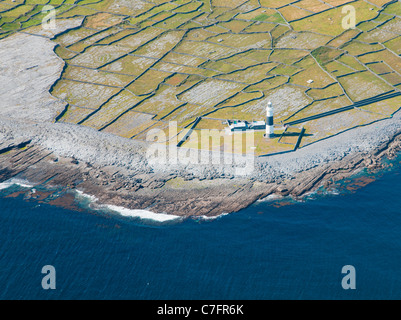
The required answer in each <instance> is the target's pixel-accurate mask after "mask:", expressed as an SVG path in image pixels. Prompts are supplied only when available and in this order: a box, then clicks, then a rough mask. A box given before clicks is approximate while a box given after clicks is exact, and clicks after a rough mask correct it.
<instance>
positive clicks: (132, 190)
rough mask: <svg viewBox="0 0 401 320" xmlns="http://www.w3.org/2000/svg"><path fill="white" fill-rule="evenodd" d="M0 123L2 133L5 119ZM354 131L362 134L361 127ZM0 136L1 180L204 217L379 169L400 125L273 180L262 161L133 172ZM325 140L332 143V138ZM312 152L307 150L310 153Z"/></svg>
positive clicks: (398, 140) (399, 140) (396, 142)
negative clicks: (242, 168)
mask: <svg viewBox="0 0 401 320" xmlns="http://www.w3.org/2000/svg"><path fill="white" fill-rule="evenodd" d="M397 119H398V116H397V117H395V118H394V119H391V120H392V121H393V122H394V121H395V122H397V121H398V120H397ZM385 121H386V120H385ZM393 124H394V123H393ZM373 125H374V126H375V125H377V124H373ZM382 125H383V126H384V125H385V124H382ZM0 128H1V129H0V132H2V135H3V138H4V126H1V121H0ZM84 129H85V128H84ZM368 129H369V128H365V131H367V132H369V130H368ZM350 132H352V131H350ZM13 133H14V134H15V133H16V132H15V131H14V132H13ZM347 134H349V132H348V133H347ZM352 134H356V135H358V134H359V135H360V133H358V132H353V133H352ZM14 138H15V137H14ZM1 141H2V143H1V144H0V158H1V159H2V161H1V164H0V182H7V181H8V182H10V183H11V181H23V182H24V184H26V185H28V184H29V185H30V186H33V187H35V185H38V184H39V185H41V186H43V187H45V188H46V187H48V188H54V187H57V188H61V189H63V190H73V191H77V192H83V193H85V194H86V195H88V196H89V197H94V198H96V199H97V204H99V205H104V206H114V207H119V208H124V209H125V210H133V211H132V212H135V210H139V211H137V213H140V212H142V211H141V210H145V211H144V212H151V213H154V214H156V215H157V214H161V215H164V214H168V215H171V218H173V217H197V218H202V217H203V218H205V219H212V218H215V217H218V216H220V215H222V214H227V212H229V213H233V212H237V211H239V210H241V209H244V208H246V207H248V206H250V205H251V204H253V203H255V202H256V201H264V200H268V198H269V197H271V198H274V197H285V196H292V197H294V198H302V197H303V196H305V195H306V194H308V193H310V192H313V191H316V190H317V189H318V188H320V187H322V186H323V187H324V188H326V189H329V188H330V187H331V186H333V185H334V184H335V183H336V182H339V181H341V180H344V179H346V178H349V177H351V176H353V175H355V174H356V173H357V172H359V171H360V170H363V169H364V168H367V169H369V170H372V171H379V170H381V169H382V168H384V167H385V164H384V163H383V161H382V160H383V159H385V158H390V159H391V158H392V157H394V156H395V155H396V154H397V152H399V151H400V150H401V132H400V131H397V132H395V134H394V135H393V136H392V137H391V138H388V139H387V141H383V142H382V143H381V144H380V145H378V146H377V147H376V148H372V146H370V147H369V149H370V150H369V151H366V150H362V151H359V152H356V151H355V152H350V153H349V154H345V155H344V156H343V157H342V158H341V159H340V160H337V161H336V160H333V161H328V162H326V163H324V164H321V165H316V166H313V164H312V163H310V165H311V168H309V169H308V170H305V171H301V172H298V173H295V174H294V175H292V176H290V177H289V178H287V176H286V175H282V176H277V177H276V181H275V182H267V181H266V180H262V179H258V177H260V176H261V174H263V165H262V166H261V167H259V170H258V171H257V172H256V173H255V175H254V176H250V177H247V178H244V177H242V178H238V177H227V178H222V177H219V176H218V175H215V176H213V177H212V178H211V179H203V178H204V177H196V176H194V175H193V173H192V175H191V176H186V175H185V172H182V173H183V174H182V175H180V172H177V171H175V172H164V173H155V172H151V171H148V172H147V173H143V172H142V171H141V169H140V170H139V171H136V172H135V171H134V170H132V168H127V167H122V166H119V165H114V166H112V165H109V166H103V165H98V164H96V163H94V162H92V163H91V162H85V161H83V160H82V159H81V158H80V157H79V156H78V157H77V155H74V156H73V157H67V156H60V154H59V153H57V152H55V151H52V150H49V148H46V147H44V146H42V145H41V144H39V143H37V142H33V141H32V140H29V139H28V140H27V139H26V137H25V139H23V138H22V137H19V138H17V139H7V140H6V141H4V139H2V140H1ZM327 142H330V143H331V141H330V139H329V140H327V141H326V142H325V143H327ZM21 146H23V147H21ZM306 148H308V147H306ZM306 148H305V149H306ZM305 149H300V150H298V151H302V150H305ZM4 150H6V151H4ZM320 150H322V149H320ZM298 151H297V152H298ZM303 152H306V151H303ZM310 152H311V151H310V150H308V154H309V153H310ZM295 154H296V153H295ZM300 159H301V158H300ZM264 160H265V159H264ZM262 164H263V163H262ZM145 167H146V166H145ZM260 168H262V169H260ZM276 169H277V168H276ZM282 169H283V168H282ZM287 169H288V168H287ZM260 170H262V171H260ZM10 179H14V180H11V181H10ZM78 190H79V191H78ZM121 210H122V209H121ZM117 211H118V210H117ZM123 211H124V210H123ZM126 212H128V211H126ZM142 213H143V212H142ZM160 217H161V216H160Z"/></svg>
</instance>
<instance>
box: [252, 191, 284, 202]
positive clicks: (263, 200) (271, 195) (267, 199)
mask: <svg viewBox="0 0 401 320" xmlns="http://www.w3.org/2000/svg"><path fill="white" fill-rule="evenodd" d="M277 199H283V196H281V195H279V194H275V193H272V194H269V195H268V196H267V197H264V198H263V199H260V200H258V201H257V202H265V201H273V200H277Z"/></svg>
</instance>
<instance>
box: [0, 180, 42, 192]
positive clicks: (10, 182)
mask: <svg viewBox="0 0 401 320" xmlns="http://www.w3.org/2000/svg"><path fill="white" fill-rule="evenodd" d="M13 185H18V186H20V187H23V188H33V187H34V186H33V185H31V184H29V182H28V181H26V180H22V179H15V178H11V179H9V180H6V181H4V182H2V183H0V190H3V189H7V188H10V187H11V186H13Z"/></svg>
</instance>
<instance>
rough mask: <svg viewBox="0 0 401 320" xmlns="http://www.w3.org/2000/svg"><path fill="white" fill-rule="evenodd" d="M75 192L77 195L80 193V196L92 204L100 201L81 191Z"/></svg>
mask: <svg viewBox="0 0 401 320" xmlns="http://www.w3.org/2000/svg"><path fill="white" fill-rule="evenodd" d="M75 191H76V193H78V195H79V196H81V197H83V198H86V199H88V200H90V202H96V201H97V200H98V199H97V198H96V197H95V196H91V195H90V194H86V193H84V192H83V191H81V190H75Z"/></svg>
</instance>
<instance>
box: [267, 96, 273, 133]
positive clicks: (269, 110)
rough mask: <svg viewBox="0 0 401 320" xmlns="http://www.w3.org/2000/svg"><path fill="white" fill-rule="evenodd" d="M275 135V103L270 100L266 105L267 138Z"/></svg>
mask: <svg viewBox="0 0 401 320" xmlns="http://www.w3.org/2000/svg"><path fill="white" fill-rule="evenodd" d="M273 137H274V120H273V105H272V103H271V102H270V101H269V103H268V104H267V107H266V138H273Z"/></svg>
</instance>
